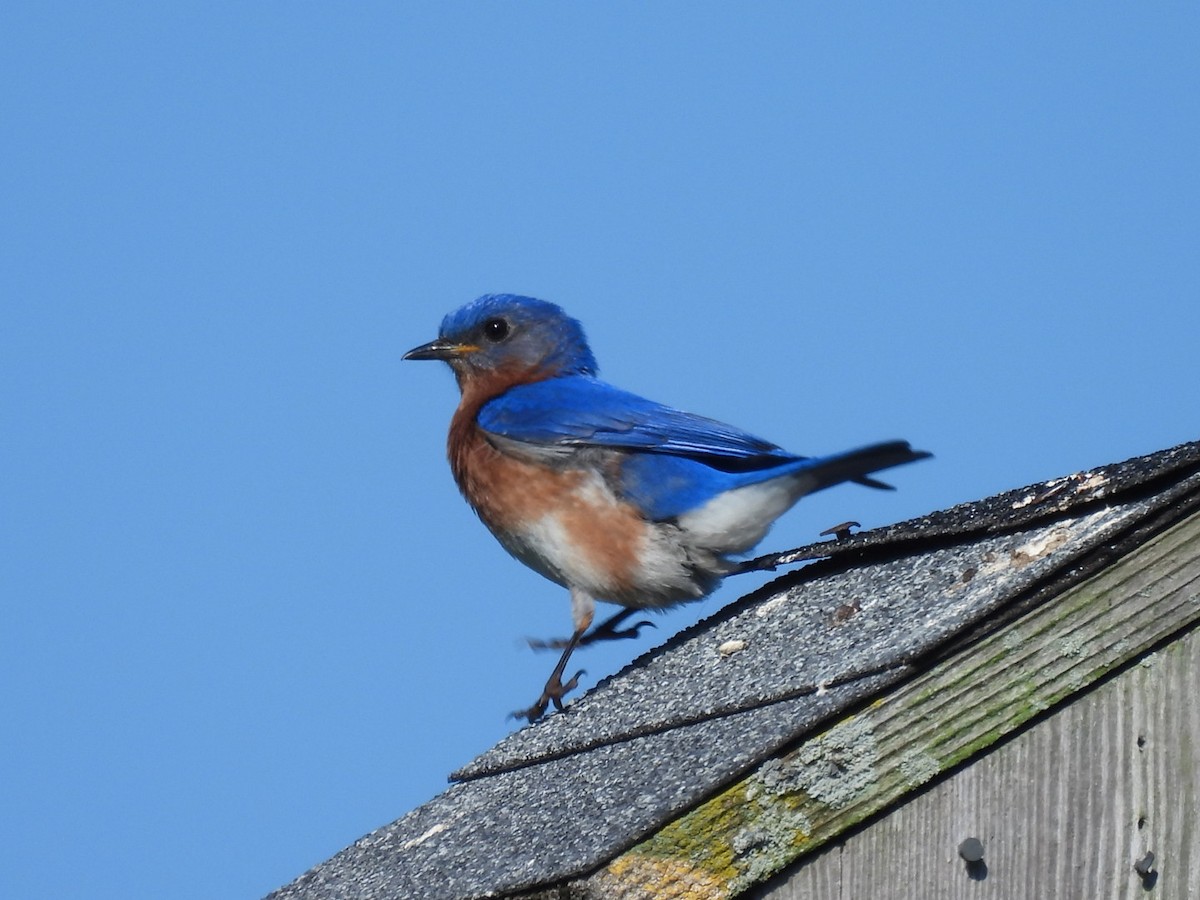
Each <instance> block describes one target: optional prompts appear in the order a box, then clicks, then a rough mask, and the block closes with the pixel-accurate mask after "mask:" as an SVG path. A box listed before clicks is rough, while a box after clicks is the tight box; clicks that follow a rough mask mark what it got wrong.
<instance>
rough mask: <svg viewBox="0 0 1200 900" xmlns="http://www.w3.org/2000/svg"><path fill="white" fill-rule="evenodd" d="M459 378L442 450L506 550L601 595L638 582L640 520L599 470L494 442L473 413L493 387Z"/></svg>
mask: <svg viewBox="0 0 1200 900" xmlns="http://www.w3.org/2000/svg"><path fill="white" fill-rule="evenodd" d="M471 387H472V386H470V385H464V390H463V398H462V403H460V405H459V408H458V410H457V411H456V412H455V414H454V418H453V420H452V421H451V423H450V434H449V438H448V441H447V455H448V456H449V459H450V468H451V470H452V471H453V473H454V479H455V481H456V482H457V483H458V487H459V490H460V491H462V494H463V497H464V498H466V500H467V502H468V503H470V504H471V506H472V507H473V508H474V509H475V511H476V512H477V513H478V514H479V517H480V518H481V519H482V520H483V522H484V524H486V525H487V526H488V528H489V529H491V531H492V532H493V533H494V534H495V535H496V536H497V537H498V538H499V539H500V541H501V543H502V544H504V545H505V547H507V548H508V549H509V550H510V551H511V552H514V553H515V554H516V555H518V556H519V557H520V558H521V559H523V560H524V561H525V562H527V563H528V564H530V565H532V566H533V567H534V568H536V569H538V571H541V572H542V573H543V574H547V575H548V576H549V577H552V578H554V579H555V580H557V581H561V582H563V583H566V584H568V585H571V586H574V587H579V588H581V589H583V590H587V591H589V592H591V593H593V594H594V595H595V596H598V597H603V598H605V599H619V598H621V597H623V596H629V595H632V594H635V593H636V592H637V590H638V585H637V574H636V573H637V571H638V569H639V566H640V561H641V560H640V557H641V549H642V547H643V545H644V542H645V538H646V529H647V523H646V521H645V520H644V519H643V518H642V516H641V515H640V513H639V511H638V510H637V509H636V508H635V507H634V506H632V505H631V504H629V503H626V502H624V501H622V500H620V499H619V498H617V497H616V496H614V495H613V494H612V492H611V491H610V490H609V489H608V487H607V486H606V484H605V482H604V480H603V478H602V477H601V476H600V473H598V472H597V471H595V470H594V469H592V468H590V467H589V466H587V465H580V466H572V465H571V464H570V462H569V461H566V462H565V463H563V464H555V465H553V466H550V465H545V464H540V463H538V462H536V461H534V460H529V459H523V458H518V457H515V456H513V455H511V454H507V453H505V452H504V451H503V450H501V449H499V448H498V447H496V446H495V445H493V444H492V443H491V442H490V441H489V440H488V439H487V436H486V434H485V433H484V432H483V431H482V429H480V428H479V425H478V423H477V422H476V416H477V414H478V412H479V409H480V408H481V407H482V406H483V404H484V403H485V402H486V401H487V399H490V397H492V396H496V394H495V393H485V392H484V391H482V390H477V389H475V390H473V389H471Z"/></svg>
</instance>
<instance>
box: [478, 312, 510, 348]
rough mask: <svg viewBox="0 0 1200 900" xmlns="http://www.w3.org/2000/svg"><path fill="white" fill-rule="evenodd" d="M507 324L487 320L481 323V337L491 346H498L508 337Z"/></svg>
mask: <svg viewBox="0 0 1200 900" xmlns="http://www.w3.org/2000/svg"><path fill="white" fill-rule="evenodd" d="M508 331H509V329H508V323H507V322H506V321H504V320H503V319H500V318H496V319H488V320H487V321H486V322H484V323H483V336H484V337H485V338H487V339H488V340H489V341H491V342H492V343H493V344H498V343H500V342H501V341H502V340H504V339H505V338H506V337H508Z"/></svg>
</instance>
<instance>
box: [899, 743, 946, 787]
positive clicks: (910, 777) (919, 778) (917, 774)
mask: <svg viewBox="0 0 1200 900" xmlns="http://www.w3.org/2000/svg"><path fill="white" fill-rule="evenodd" d="M941 770H942V767H941V765H940V764H939V763H938V761H937V759H935V758H934V757H933V756H930V755H929V754H928V753H926V752H924V751H922V750H910V751H909V752H908V753H905V754H904V756H902V757H901V758H900V774H901V775H903V776H904V780H905V781H907V782H908V783H909V785H910V786H911V787H917V786H919V785H922V784H924V783H925V782H927V781H929V780H930V779H931V778H933V777H934V776H935V775H937V774H938V773H939V772H940V771H941Z"/></svg>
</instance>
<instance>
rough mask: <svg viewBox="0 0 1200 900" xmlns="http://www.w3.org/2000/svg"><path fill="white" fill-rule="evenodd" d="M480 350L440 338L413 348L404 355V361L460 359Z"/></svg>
mask: <svg viewBox="0 0 1200 900" xmlns="http://www.w3.org/2000/svg"><path fill="white" fill-rule="evenodd" d="M477 349H479V348H478V347H474V346H472V345H470V344H459V343H456V342H454V341H448V340H446V339H445V338H438V339H437V340H433V341H430V342H429V343H428V344H422V345H421V346H420V347H413V348H412V349H411V350H409V351H408V352H407V353H405V354H404V356H403V358H404V359H445V360H450V359H458V357H460V356H466V355H467V354H468V353H472V352H474V351H475V350H477Z"/></svg>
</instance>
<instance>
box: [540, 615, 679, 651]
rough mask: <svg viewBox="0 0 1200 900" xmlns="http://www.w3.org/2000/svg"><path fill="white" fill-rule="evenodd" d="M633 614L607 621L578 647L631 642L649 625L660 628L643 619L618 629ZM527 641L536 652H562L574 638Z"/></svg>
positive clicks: (598, 626) (582, 638)
mask: <svg viewBox="0 0 1200 900" xmlns="http://www.w3.org/2000/svg"><path fill="white" fill-rule="evenodd" d="M632 612H633V610H625V611H623V612H619V613H617V614H616V615H615V616H613V617H612V618H610V619H605V620H604V621H603V622H601V623H600V624H599V625H597V626H596V627H595V628H593V629H592V630H591V631H589V632H587V633H586V634H585V635H583V637H581V638H579V640H578V641H577V642H576V646H578V647H583V646H586V645H588V644H595V643H597V642H599V641H621V640H630V639H632V638H636V637H639V636H640V635H641V631H642V629H643V628H645V627H646V626H647V625H649V626H650V627H651V628H657V627H658V626H657V625H655V624H654V623H653V622H651V621H650V620H649V619H642V620H641V621H640V622H634V623H633V624H632V625H630V626H629V627H628V628H617V626H618V625H620V624H621V623H622V622H624V621H625V620H626V619H627V618H629V616H630V614H631V613H632ZM525 640H526V641H528V642H529V646H530V647H532V648H533V649H534V650H562V649H564V648H565V647H566V646H567V645H568V644H569V643H571V640H572V638H550V639H548V640H541V639H540V638H526V639H525Z"/></svg>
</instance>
